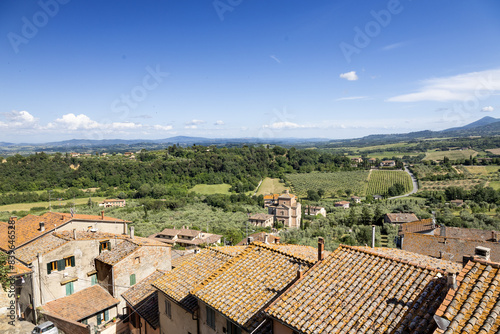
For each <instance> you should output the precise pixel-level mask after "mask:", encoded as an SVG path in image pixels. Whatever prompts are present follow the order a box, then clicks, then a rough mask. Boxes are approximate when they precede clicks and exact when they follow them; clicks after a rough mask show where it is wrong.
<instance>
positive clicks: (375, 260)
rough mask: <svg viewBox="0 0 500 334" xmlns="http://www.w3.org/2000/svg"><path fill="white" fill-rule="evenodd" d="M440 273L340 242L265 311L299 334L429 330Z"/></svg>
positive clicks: (440, 293)
mask: <svg viewBox="0 0 500 334" xmlns="http://www.w3.org/2000/svg"><path fill="white" fill-rule="evenodd" d="M446 292H447V287H446V279H445V278H444V277H442V272H440V271H437V270H434V269H432V268H428V267H423V266H420V265H419V264H417V263H412V262H408V261H401V260H398V259H395V258H392V257H390V256H385V255H379V254H376V253H369V252H366V251H364V250H361V249H359V248H355V247H349V246H343V245H341V246H340V247H339V248H337V249H336V250H335V251H334V252H333V253H332V254H331V255H330V256H329V257H327V258H326V259H324V260H323V261H320V262H318V263H317V264H316V265H315V266H314V267H313V268H312V269H311V270H309V271H307V272H306V273H305V274H304V276H303V278H302V279H300V280H299V281H297V282H296V283H295V284H294V285H293V286H291V288H289V289H288V290H287V291H286V292H285V293H284V294H282V295H281V296H280V297H279V298H278V299H277V300H276V301H275V302H273V303H272V304H271V305H270V306H269V307H268V308H267V309H266V311H265V312H266V314H268V315H269V316H271V317H273V318H274V319H277V320H278V321H279V322H281V323H283V324H285V325H286V326H288V327H290V328H292V329H293V330H295V331H297V332H300V333H431V332H432V331H433V330H434V329H435V327H436V324H435V322H434V320H433V319H432V316H433V314H434V312H435V310H436V309H437V308H438V307H439V305H440V303H441V301H442V300H443V299H444V296H445V295H446Z"/></svg>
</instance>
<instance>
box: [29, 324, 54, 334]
mask: <svg viewBox="0 0 500 334" xmlns="http://www.w3.org/2000/svg"><path fill="white" fill-rule="evenodd" d="M41 333H43V334H58V333H59V330H58V329H57V327H56V325H54V323H53V322H52V321H46V322H44V323H42V324H40V325H38V326H36V327H35V328H33V331H31V334H41Z"/></svg>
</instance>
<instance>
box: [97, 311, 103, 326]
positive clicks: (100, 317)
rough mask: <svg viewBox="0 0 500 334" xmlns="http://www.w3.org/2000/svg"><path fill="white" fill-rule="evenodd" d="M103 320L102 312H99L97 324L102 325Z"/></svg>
mask: <svg viewBox="0 0 500 334" xmlns="http://www.w3.org/2000/svg"><path fill="white" fill-rule="evenodd" d="M101 322H102V314H101V313H99V314H97V324H98V325H100V324H101Z"/></svg>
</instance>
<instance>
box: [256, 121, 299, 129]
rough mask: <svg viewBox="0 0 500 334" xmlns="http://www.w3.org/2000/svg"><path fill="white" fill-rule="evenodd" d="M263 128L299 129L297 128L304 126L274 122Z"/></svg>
mask: <svg viewBox="0 0 500 334" xmlns="http://www.w3.org/2000/svg"><path fill="white" fill-rule="evenodd" d="M263 127H264V128H269V129H297V128H303V127H304V126H303V125H299V124H297V123H292V122H274V123H271V124H269V125H268V124H266V125H264V126H263Z"/></svg>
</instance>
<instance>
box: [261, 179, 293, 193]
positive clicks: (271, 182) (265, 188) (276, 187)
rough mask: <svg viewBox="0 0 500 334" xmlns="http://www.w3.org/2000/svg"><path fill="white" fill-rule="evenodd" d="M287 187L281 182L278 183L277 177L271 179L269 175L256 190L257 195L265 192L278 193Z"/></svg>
mask: <svg viewBox="0 0 500 334" xmlns="http://www.w3.org/2000/svg"><path fill="white" fill-rule="evenodd" d="M285 189H287V188H286V187H285V185H284V184H283V183H280V180H279V179H272V178H270V177H266V178H265V179H264V180H263V181H262V184H261V185H260V187H259V189H258V190H257V196H258V195H265V194H280V193H282V192H283V191H285Z"/></svg>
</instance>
